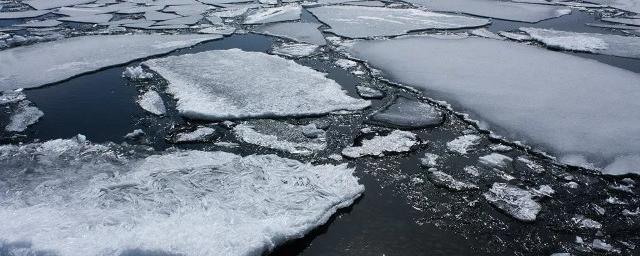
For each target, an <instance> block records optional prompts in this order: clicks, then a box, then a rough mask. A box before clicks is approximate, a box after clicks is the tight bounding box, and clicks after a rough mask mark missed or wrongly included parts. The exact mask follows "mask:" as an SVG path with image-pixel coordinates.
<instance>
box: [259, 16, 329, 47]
mask: <svg viewBox="0 0 640 256" xmlns="http://www.w3.org/2000/svg"><path fill="white" fill-rule="evenodd" d="M320 26H321V24H318V23H303V22H287V23H276V24H270V25H265V26H262V27H259V28H257V29H255V30H254V32H256V33H260V34H266V35H271V36H278V37H284V38H287V39H291V40H294V41H297V42H300V43H308V44H315V45H320V46H322V45H325V44H327V41H325V39H324V36H323V35H322V33H320V31H319V30H318V28H319V27H320Z"/></svg>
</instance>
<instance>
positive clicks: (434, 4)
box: [407, 0, 571, 23]
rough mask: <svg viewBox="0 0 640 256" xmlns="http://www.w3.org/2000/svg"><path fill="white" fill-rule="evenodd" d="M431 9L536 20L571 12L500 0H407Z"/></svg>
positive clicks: (552, 7)
mask: <svg viewBox="0 0 640 256" xmlns="http://www.w3.org/2000/svg"><path fill="white" fill-rule="evenodd" d="M407 2H409V3H412V4H414V5H418V6H423V7H426V8H427V9H429V10H433V11H444V12H462V13H468V14H471V15H477V16H483V17H491V18H496V19H501V20H512V21H522V22H532V23H533V22H538V21H541V20H546V19H551V18H556V17H560V16H563V15H567V14H570V13H571V9H569V8H567V7H557V6H553V5H541V4H523V3H514V2H510V1H500V0H407Z"/></svg>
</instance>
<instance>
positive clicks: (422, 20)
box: [309, 6, 490, 38]
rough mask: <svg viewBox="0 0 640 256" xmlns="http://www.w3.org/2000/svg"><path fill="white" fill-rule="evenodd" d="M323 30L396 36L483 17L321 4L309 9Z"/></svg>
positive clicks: (459, 25)
mask: <svg viewBox="0 0 640 256" xmlns="http://www.w3.org/2000/svg"><path fill="white" fill-rule="evenodd" d="M309 11H310V12H311V13H313V15H315V16H316V17H318V19H319V20H320V21H322V22H323V23H325V24H327V25H329V26H330V27H331V29H329V30H327V31H329V32H332V33H334V34H337V35H340V36H345V37H349V38H367V37H376V36H397V35H402V34H406V33H407V32H410V31H415V30H425V29H459V28H469V27H480V26H484V25H487V24H489V23H490V21H489V20H487V19H482V18H472V17H464V16H459V15H449V14H442V13H434V12H427V11H422V10H418V9H391V8H382V7H365V6H322V7H317V8H311V9H309Z"/></svg>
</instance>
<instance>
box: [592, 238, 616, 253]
mask: <svg viewBox="0 0 640 256" xmlns="http://www.w3.org/2000/svg"><path fill="white" fill-rule="evenodd" d="M591 247H593V249H595V250H597V251H604V252H612V251H615V250H616V249H615V248H613V245H610V244H608V243H606V242H605V241H602V240H600V239H593V243H591Z"/></svg>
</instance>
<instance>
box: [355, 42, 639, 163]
mask: <svg viewBox="0 0 640 256" xmlns="http://www.w3.org/2000/svg"><path fill="white" fill-rule="evenodd" d="M350 53H351V55H352V56H353V57H356V58H360V59H363V60H366V61H368V63H369V64H370V65H372V66H373V67H374V68H377V69H380V70H382V72H383V75H384V76H386V77H389V78H390V79H393V80H394V81H397V82H400V83H403V84H406V85H409V86H413V87H415V88H417V89H421V90H423V91H425V92H427V93H429V95H431V96H432V97H433V98H440V99H444V100H447V101H448V102H449V103H450V104H452V106H453V107H454V109H456V110H457V111H463V112H466V113H469V114H470V117H471V118H474V119H476V120H480V121H483V122H484V123H486V124H487V125H488V127H489V129H491V130H493V131H495V132H496V133H498V134H501V135H504V136H505V137H507V138H510V139H514V140H520V141H523V142H525V143H528V144H529V145H532V146H534V147H539V148H542V149H543V150H545V151H547V152H548V153H551V154H553V155H555V156H557V157H559V159H560V160H561V161H562V162H566V163H571V164H576V165H582V166H588V164H593V166H594V167H596V168H599V169H602V170H603V172H605V173H608V174H622V173H626V172H635V173H640V169H639V168H640V167H639V166H640V147H638V145H640V112H638V111H637V109H640V101H638V100H637V99H638V98H640V87H638V86H637V85H638V84H640V75H638V74H636V73H633V72H630V71H626V70H623V69H619V68H616V67H612V66H609V65H606V64H602V63H600V62H597V61H593V60H588V59H583V58H580V57H576V56H572V55H568V54H563V53H558V52H553V51H548V50H545V49H540V48H538V47H534V46H528V45H522V44H518V43H514V42H508V41H499V40H491V39H484V38H465V39H438V38H431V37H414V38H403V39H393V40H387V41H366V42H358V43H356V44H354V45H353V46H352V48H351V50H350ZM558 67H565V68H558ZM452 70H455V76H454V75H453V74H452V73H451V72H452Z"/></svg>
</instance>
